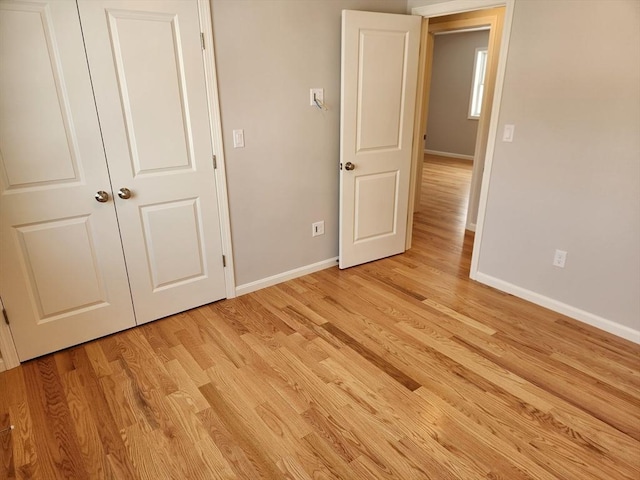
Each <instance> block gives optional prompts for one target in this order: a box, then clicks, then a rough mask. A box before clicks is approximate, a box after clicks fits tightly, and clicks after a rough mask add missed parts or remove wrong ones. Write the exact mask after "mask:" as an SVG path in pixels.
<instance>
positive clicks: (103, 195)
mask: <svg viewBox="0 0 640 480" xmlns="http://www.w3.org/2000/svg"><path fill="white" fill-rule="evenodd" d="M95 199H96V200H97V201H98V202H100V203H104V202H108V201H109V194H108V193H107V192H105V191H104V190H100V191H99V192H96V195H95Z"/></svg>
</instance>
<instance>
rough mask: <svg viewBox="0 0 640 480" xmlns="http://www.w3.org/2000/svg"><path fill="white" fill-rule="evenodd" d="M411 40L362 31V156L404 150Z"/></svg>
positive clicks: (359, 141)
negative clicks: (402, 144) (368, 151)
mask: <svg viewBox="0 0 640 480" xmlns="http://www.w3.org/2000/svg"><path fill="white" fill-rule="evenodd" d="M407 40H408V34H407V33H406V32H389V31H385V30H365V29H363V30H360V54H359V56H358V60H359V63H360V64H359V65H358V97H359V98H358V117H357V122H358V124H357V127H356V132H357V136H358V138H357V151H358V152H362V151H367V150H380V149H391V148H393V149H397V148H399V147H400V139H401V138H402V109H403V100H404V94H405V91H404V85H405V83H406V78H405V77H406V73H407V72H406V68H405V67H406V63H405V58H406V56H407ZM381 64H384V65H385V67H384V68H383V69H380V65H381ZM380 112H385V113H384V115H381V114H380Z"/></svg>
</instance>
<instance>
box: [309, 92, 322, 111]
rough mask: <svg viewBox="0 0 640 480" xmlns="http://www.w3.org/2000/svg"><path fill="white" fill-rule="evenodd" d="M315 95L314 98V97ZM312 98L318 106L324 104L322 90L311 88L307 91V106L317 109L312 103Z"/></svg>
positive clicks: (313, 102)
mask: <svg viewBox="0 0 640 480" xmlns="http://www.w3.org/2000/svg"><path fill="white" fill-rule="evenodd" d="M314 95H315V97H314ZM314 98H315V99H316V100H318V103H319V104H320V105H323V104H324V88H312V89H311V90H309V105H311V106H312V107H317V106H318V105H317V104H316V102H315V101H314Z"/></svg>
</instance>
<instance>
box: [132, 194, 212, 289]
mask: <svg viewBox="0 0 640 480" xmlns="http://www.w3.org/2000/svg"><path fill="white" fill-rule="evenodd" d="M199 204H200V202H199V200H198V199H197V198H192V199H188V200H180V201H177V202H168V203H162V204H159V205H147V206H145V207H142V208H141V209H140V212H141V214H142V224H143V227H144V233H145V239H146V249H147V252H148V254H149V256H150V258H149V259H148V262H149V269H150V270H151V278H152V279H153V291H154V292H155V291H159V290H161V289H164V288H168V287H171V286H174V285H176V284H178V283H183V282H192V281H198V280H201V279H203V278H206V274H207V271H206V266H207V262H206V258H205V256H204V239H203V238H202V215H201V209H200V205H199ZM176 245H180V248H181V249H182V250H183V253H182V255H180V256H177V255H175V254H174V251H175V248H176Z"/></svg>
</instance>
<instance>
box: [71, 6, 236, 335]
mask: <svg viewBox="0 0 640 480" xmlns="http://www.w3.org/2000/svg"><path fill="white" fill-rule="evenodd" d="M78 6H79V11H80V19H81V22H82V27H83V32H84V38H85V45H86V49H87V56H88V60H89V68H90V70H91V78H92V80H93V85H94V92H95V97H96V103H97V107H98V115H99V117H100V123H101V127H102V133H103V138H104V145H105V150H106V154H107V162H108V165H109V171H110V174H111V180H112V183H113V189H114V192H117V191H118V190H119V189H121V188H127V189H129V190H130V191H131V197H130V198H128V199H121V198H116V200H115V201H116V209H117V212H118V220H119V223H120V232H121V235H122V240H123V245H124V253H125V258H126V262H127V269H128V272H129V280H130V283H131V291H132V295H133V303H134V306H135V312H136V319H137V322H138V323H143V322H148V321H150V320H155V319H157V318H160V317H164V316H167V315H170V314H173V313H176V312H180V311H183V310H187V309H189V308H193V307H196V306H199V305H202V304H205V303H209V302H212V301H215V300H219V299H221V298H223V297H224V296H225V279H224V270H223V260H222V241H221V232H220V221H219V213H218V199H217V194H216V185H215V172H214V169H213V158H212V157H213V151H212V146H211V137H210V129H209V118H208V109H207V105H208V104H207V96H206V95H207V93H206V87H205V73H204V63H203V55H202V47H201V39H200V19H199V15H198V6H197V1H196V0H173V1H172V0H169V1H156V0H137V1H136V0H79V2H78ZM205 21H210V20H209V19H205Z"/></svg>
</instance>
